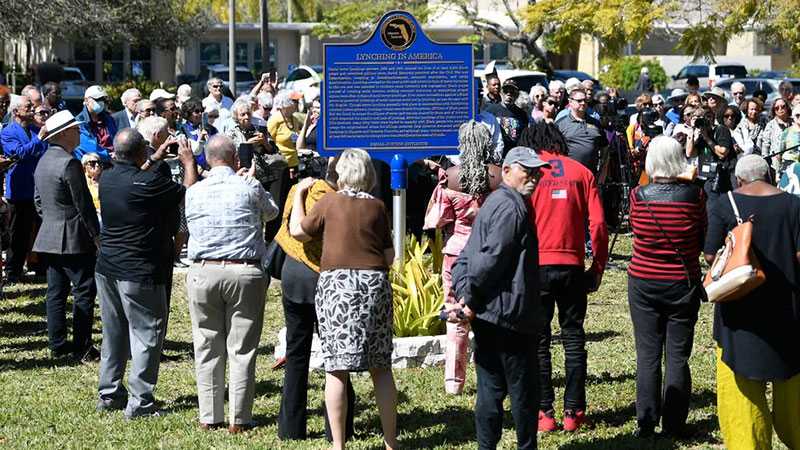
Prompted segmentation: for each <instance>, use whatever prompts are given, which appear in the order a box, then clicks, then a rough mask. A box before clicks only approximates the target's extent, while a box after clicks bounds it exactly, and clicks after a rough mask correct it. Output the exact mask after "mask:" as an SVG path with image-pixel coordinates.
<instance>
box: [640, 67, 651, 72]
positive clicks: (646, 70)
mask: <svg viewBox="0 0 800 450" xmlns="http://www.w3.org/2000/svg"><path fill="white" fill-rule="evenodd" d="M639 73H643V74H644V73H650V69H648V68H647V66H642V70H640V71H639Z"/></svg>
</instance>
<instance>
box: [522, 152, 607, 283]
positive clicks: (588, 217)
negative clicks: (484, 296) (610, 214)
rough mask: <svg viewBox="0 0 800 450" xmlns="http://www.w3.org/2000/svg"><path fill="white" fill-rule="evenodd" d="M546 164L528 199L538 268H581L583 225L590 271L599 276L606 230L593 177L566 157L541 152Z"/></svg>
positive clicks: (584, 252) (583, 256)
mask: <svg viewBox="0 0 800 450" xmlns="http://www.w3.org/2000/svg"><path fill="white" fill-rule="evenodd" d="M537 153H538V154H539V157H540V158H542V159H543V160H545V161H547V162H548V163H550V168H546V167H543V168H542V172H543V174H544V175H543V176H542V178H541V179H540V180H539V184H538V185H537V186H536V190H535V191H534V193H533V195H532V196H531V200H530V201H531V204H532V205H533V210H534V211H536V231H537V233H538V235H539V265H541V266H544V265H569V266H583V265H584V258H585V256H586V251H585V245H586V242H585V240H586V223H587V222H588V225H589V234H590V236H591V239H592V251H593V253H594V263H593V264H592V267H593V269H594V270H595V271H596V272H598V273H602V272H603V270H604V269H605V266H606V263H607V262H608V230H607V229H606V220H605V216H604V213H603V203H602V202H601V201H600V193H599V191H598V190H597V184H596V183H595V180H594V175H592V172H591V171H590V170H589V169H587V168H586V167H585V166H584V165H583V164H581V163H579V162H578V161H575V160H574V159H572V158H569V157H568V156H562V155H557V154H555V153H549V152H545V151H541V152H537Z"/></svg>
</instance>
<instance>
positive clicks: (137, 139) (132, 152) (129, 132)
mask: <svg viewBox="0 0 800 450" xmlns="http://www.w3.org/2000/svg"><path fill="white" fill-rule="evenodd" d="M146 148H147V142H145V140H144V137H143V136H142V134H141V133H139V132H138V131H136V129H134V128H123V129H122V130H120V131H119V132H117V136H116V137H114V157H115V158H116V159H118V160H121V161H130V162H135V163H136V165H138V166H141V165H142V164H144V161H145V160H146V159H147V152H146Z"/></svg>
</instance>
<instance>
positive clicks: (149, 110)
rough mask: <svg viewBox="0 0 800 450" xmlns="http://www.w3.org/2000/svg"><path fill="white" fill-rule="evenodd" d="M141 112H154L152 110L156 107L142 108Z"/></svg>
mask: <svg viewBox="0 0 800 450" xmlns="http://www.w3.org/2000/svg"><path fill="white" fill-rule="evenodd" d="M142 112H143V113H154V112H156V109H155V108H147V109H144V110H142Z"/></svg>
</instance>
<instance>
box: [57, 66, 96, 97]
mask: <svg viewBox="0 0 800 450" xmlns="http://www.w3.org/2000/svg"><path fill="white" fill-rule="evenodd" d="M60 85H61V98H63V99H64V100H81V101H83V93H84V91H86V88H87V87H89V82H88V81H86V77H85V76H83V72H81V69H79V68H77V67H64V71H63V75H62V78H61V83H60Z"/></svg>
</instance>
